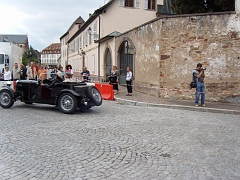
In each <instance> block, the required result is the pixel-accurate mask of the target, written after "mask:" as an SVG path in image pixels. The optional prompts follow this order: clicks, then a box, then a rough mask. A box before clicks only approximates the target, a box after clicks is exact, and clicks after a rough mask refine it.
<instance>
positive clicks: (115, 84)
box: [108, 66, 119, 95]
mask: <svg viewBox="0 0 240 180" xmlns="http://www.w3.org/2000/svg"><path fill="white" fill-rule="evenodd" d="M118 76H119V75H118V70H117V66H113V67H112V71H111V74H110V76H108V78H109V80H110V82H109V84H111V85H112V86H113V90H114V94H115V95H116V94H117V93H118Z"/></svg>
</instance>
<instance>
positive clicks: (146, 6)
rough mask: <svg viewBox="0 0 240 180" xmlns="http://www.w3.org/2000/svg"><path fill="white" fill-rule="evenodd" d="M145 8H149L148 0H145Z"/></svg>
mask: <svg viewBox="0 0 240 180" xmlns="http://www.w3.org/2000/svg"><path fill="white" fill-rule="evenodd" d="M144 9H148V0H144Z"/></svg>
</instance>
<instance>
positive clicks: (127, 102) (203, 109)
mask: <svg viewBox="0 0 240 180" xmlns="http://www.w3.org/2000/svg"><path fill="white" fill-rule="evenodd" d="M115 101H116V102H118V103H119V104H125V105H133V106H141V107H161V108H172V109H184V110H191V111H200V112H212V113H223V114H234V115H240V111H236V110H229V109H218V108H208V107H195V106H184V105H170V104H154V103H147V102H139V101H132V100H126V99H122V98H117V97H115Z"/></svg>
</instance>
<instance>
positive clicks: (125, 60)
mask: <svg viewBox="0 0 240 180" xmlns="http://www.w3.org/2000/svg"><path fill="white" fill-rule="evenodd" d="M134 52H135V51H134V47H133V44H132V43H131V42H130V41H128V40H124V41H123V42H122V44H121V46H120V49H119V55H120V69H119V70H120V71H119V74H120V77H119V81H120V82H119V83H120V84H126V74H127V67H130V69H131V71H132V73H133V74H134V62H133V61H134Z"/></svg>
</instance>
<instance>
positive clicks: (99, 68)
mask: <svg viewBox="0 0 240 180" xmlns="http://www.w3.org/2000/svg"><path fill="white" fill-rule="evenodd" d="M98 18H99V22H98V23H99V28H98V31H99V32H98V38H99V40H100V32H101V30H100V29H101V17H100V14H99V15H98ZM98 78H100V41H99V42H98ZM99 80H100V79H99Z"/></svg>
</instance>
